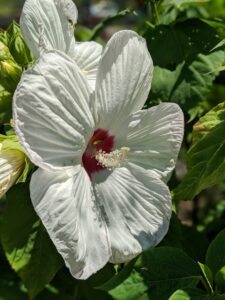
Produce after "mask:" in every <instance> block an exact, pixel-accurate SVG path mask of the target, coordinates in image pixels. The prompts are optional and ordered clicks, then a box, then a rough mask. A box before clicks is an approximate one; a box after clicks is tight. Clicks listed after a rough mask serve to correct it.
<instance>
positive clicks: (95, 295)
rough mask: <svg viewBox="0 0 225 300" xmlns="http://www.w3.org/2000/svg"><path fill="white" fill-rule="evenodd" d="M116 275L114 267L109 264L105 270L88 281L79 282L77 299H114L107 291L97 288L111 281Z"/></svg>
mask: <svg viewBox="0 0 225 300" xmlns="http://www.w3.org/2000/svg"><path fill="white" fill-rule="evenodd" d="M114 274H115V270H114V267H113V265H111V264H108V265H106V266H105V267H104V268H103V269H101V270H100V271H98V272H97V273H96V274H95V275H93V276H91V277H90V278H89V279H88V280H79V281H78V282H77V299H85V300H93V299H98V300H110V299H112V297H111V296H110V295H108V294H107V293H106V292H105V291H102V290H100V289H98V288H96V287H98V286H100V285H102V284H104V283H105V282H106V281H108V280H110V278H111V277H113V275H114Z"/></svg>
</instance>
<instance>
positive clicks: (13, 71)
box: [0, 60, 22, 92]
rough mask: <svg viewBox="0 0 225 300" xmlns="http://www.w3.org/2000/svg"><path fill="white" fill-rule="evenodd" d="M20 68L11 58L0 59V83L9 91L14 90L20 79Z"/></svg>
mask: <svg viewBox="0 0 225 300" xmlns="http://www.w3.org/2000/svg"><path fill="white" fill-rule="evenodd" d="M21 74H22V68H21V67H20V66H19V65H18V64H16V63H15V62H14V61H13V60H2V61H0V84H1V85H2V86H3V87H4V88H5V89H6V90H7V91H9V92H14V91H15V89H16V87H17V84H18V83H19V81H20V77H21Z"/></svg>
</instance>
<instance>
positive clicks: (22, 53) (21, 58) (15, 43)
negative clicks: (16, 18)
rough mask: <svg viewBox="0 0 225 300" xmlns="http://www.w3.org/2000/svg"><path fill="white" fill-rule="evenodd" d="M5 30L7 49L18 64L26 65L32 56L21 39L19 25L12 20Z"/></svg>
mask: <svg viewBox="0 0 225 300" xmlns="http://www.w3.org/2000/svg"><path fill="white" fill-rule="evenodd" d="M7 32H8V36H9V49H10V52H11V54H12V56H13V58H14V59H15V61H16V62H17V63H18V64H19V65H21V66H24V67H26V66H27V65H28V64H29V63H30V62H31V61H32V60H33V57H32V54H31V52H30V50H29V48H28V47H27V45H26V43H25V41H24V39H23V36H22V33H21V30H20V27H19V25H18V24H16V23H15V22H13V23H12V24H11V26H10V27H9V29H8V30H7Z"/></svg>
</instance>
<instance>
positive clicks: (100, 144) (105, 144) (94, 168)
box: [82, 128, 114, 179]
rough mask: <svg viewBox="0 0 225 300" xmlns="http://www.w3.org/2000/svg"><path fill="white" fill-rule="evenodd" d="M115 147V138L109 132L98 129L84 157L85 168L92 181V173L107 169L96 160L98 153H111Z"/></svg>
mask: <svg viewBox="0 0 225 300" xmlns="http://www.w3.org/2000/svg"><path fill="white" fill-rule="evenodd" d="M113 145H114V136H113V135H109V133H108V131H107V130H104V129H100V128H98V129H96V130H95V131H94V134H93V135H92V137H91V138H90V140H89V142H88V144H87V147H86V149H85V151H84V153H83V156H82V162H83V166H84V168H85V170H86V172H87V173H88V175H89V177H90V179H92V173H95V172H99V171H101V170H104V169H105V167H103V166H101V165H100V164H99V163H98V161H97V160H96V158H95V155H96V153H97V151H99V150H102V151H104V152H106V153H110V152H111V151H112V149H113Z"/></svg>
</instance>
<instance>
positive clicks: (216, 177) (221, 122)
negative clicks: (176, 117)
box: [174, 105, 225, 200]
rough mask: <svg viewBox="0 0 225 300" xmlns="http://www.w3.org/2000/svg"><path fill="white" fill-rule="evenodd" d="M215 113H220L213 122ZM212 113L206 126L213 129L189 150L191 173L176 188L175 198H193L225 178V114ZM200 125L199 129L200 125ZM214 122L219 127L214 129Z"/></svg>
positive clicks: (188, 162) (205, 123)
mask: <svg viewBox="0 0 225 300" xmlns="http://www.w3.org/2000/svg"><path fill="white" fill-rule="evenodd" d="M223 106H224V105H222V107H223ZM215 111H216V110H215ZM212 115H214V116H216V117H215V118H214V117H213V119H214V120H213V122H211V119H210V117H211V116H212ZM208 116H209V118H207V120H209V122H211V123H207V122H206V121H205V120H204V122H203V126H207V128H208V130H210V131H209V132H208V133H207V134H206V135H205V136H203V137H202V138H200V140H199V141H198V142H197V143H196V144H194V145H193V146H192V147H191V148H190V149H189V151H188V153H187V164H188V173H187V175H186V176H185V177H184V179H183V181H182V182H181V184H180V185H179V186H178V187H177V188H176V189H175V190H174V200H181V199H182V200H191V199H193V198H194V197H195V196H196V195H198V194H199V193H200V192H201V191H202V190H203V189H205V188H207V187H209V186H212V185H215V184H218V183H220V182H221V181H222V180H223V179H224V178H225V138H224V136H225V113H224V112H223V111H221V113H217V112H216V113H215V114H214V112H212V113H209V115H208ZM200 122H201V121H200ZM197 124H198V125H197V128H199V126H200V125H199V123H197ZM200 124H201V123H200ZM212 124H215V127H212V128H211V129H210V127H211V126H212ZM216 124H217V125H216ZM200 128H201V126H200ZM195 131H196V129H195Z"/></svg>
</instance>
